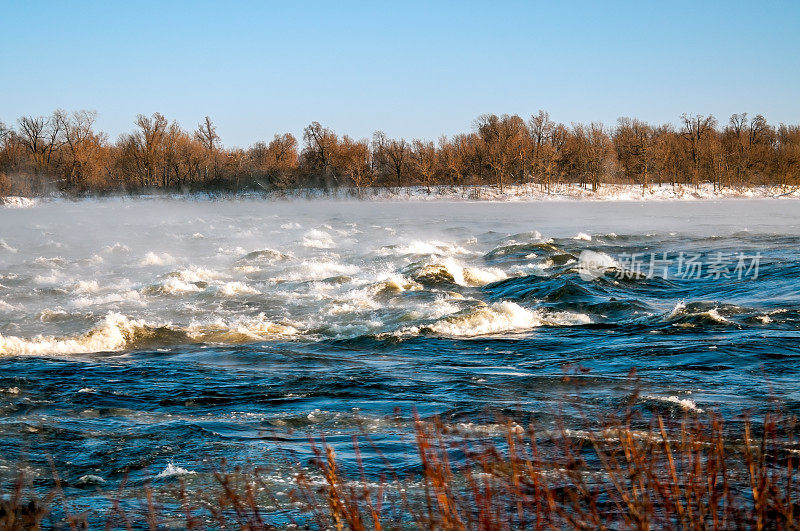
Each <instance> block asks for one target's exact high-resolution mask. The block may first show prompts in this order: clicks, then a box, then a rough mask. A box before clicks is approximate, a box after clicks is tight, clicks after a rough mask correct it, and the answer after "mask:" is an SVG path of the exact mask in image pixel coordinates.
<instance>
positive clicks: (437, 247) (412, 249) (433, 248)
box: [377, 240, 475, 256]
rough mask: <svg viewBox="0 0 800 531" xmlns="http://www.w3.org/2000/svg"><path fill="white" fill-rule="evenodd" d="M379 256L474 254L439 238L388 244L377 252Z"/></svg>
mask: <svg viewBox="0 0 800 531" xmlns="http://www.w3.org/2000/svg"><path fill="white" fill-rule="evenodd" d="M377 254H378V255H380V256H391V255H396V256H406V255H430V256H448V255H453V254H475V253H474V252H473V251H470V250H468V249H466V248H464V247H462V246H460V245H458V244H455V243H447V242H442V241H439V240H430V241H422V240H414V241H412V242H409V243H407V244H404V245H389V246H386V247H382V248H381V249H380V250H379V251H378V252H377Z"/></svg>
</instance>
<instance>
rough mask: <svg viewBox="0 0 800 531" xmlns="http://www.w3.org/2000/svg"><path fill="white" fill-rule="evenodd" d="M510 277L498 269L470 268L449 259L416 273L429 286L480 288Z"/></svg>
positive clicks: (429, 265) (424, 267)
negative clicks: (442, 284) (454, 285)
mask: <svg viewBox="0 0 800 531" xmlns="http://www.w3.org/2000/svg"><path fill="white" fill-rule="evenodd" d="M507 278H508V275H507V274H506V272H505V271H503V270H502V269H499V268H496V267H487V268H480V267H470V266H464V265H462V264H461V263H459V262H458V261H456V260H454V259H452V258H447V259H445V260H443V261H442V262H440V263H434V264H427V265H424V266H422V267H421V268H420V269H419V270H418V271H417V273H416V279H417V280H418V281H420V282H425V283H429V284H441V283H449V284H458V285H459V286H465V287H478V286H485V285H486V284H491V283H492V282H497V281H499V280H505V279H507Z"/></svg>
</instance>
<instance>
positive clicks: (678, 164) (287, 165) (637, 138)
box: [0, 110, 800, 195]
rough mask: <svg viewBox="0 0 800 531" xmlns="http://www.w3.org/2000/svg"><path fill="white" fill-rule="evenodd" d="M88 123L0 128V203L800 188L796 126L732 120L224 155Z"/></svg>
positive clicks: (520, 124) (743, 117) (69, 117)
mask: <svg viewBox="0 0 800 531" xmlns="http://www.w3.org/2000/svg"><path fill="white" fill-rule="evenodd" d="M95 120H96V113H94V112H91V111H76V112H73V113H67V112H65V111H62V110H57V111H55V112H54V113H53V114H52V115H51V116H48V117H33V116H24V117H22V118H20V119H19V120H17V122H16V124H15V125H14V126H6V125H5V124H3V123H2V122H0V195H4V194H5V195H9V194H14V195H38V194H45V193H51V192H56V191H61V192H67V193H76V194H81V193H102V192H140V191H147V190H152V189H165V190H181V191H198V190H218V191H240V190H254V189H255V190H267V191H273V190H283V189H292V188H311V187H313V188H322V189H331V188H336V187H354V188H356V189H358V190H359V191H361V190H363V189H366V188H369V187H375V186H391V187H402V186H414V185H416V186H424V187H431V186H434V185H455V186H461V185H479V184H480V185H486V184H492V185H496V186H498V187H500V188H501V189H502V187H503V186H505V185H508V184H520V183H536V184H538V185H540V186H541V187H542V188H543V189H544V190H549V189H551V188H552V187H553V186H556V185H560V184H564V183H570V184H578V185H581V186H584V187H591V188H592V189H597V187H599V186H600V185H601V184H602V183H609V182H616V183H632V184H634V183H635V184H638V185H641V186H643V187H647V186H652V185H655V184H672V185H676V184H683V185H687V186H691V185H699V184H701V183H706V182H707V183H713V185H714V187H715V188H716V187H720V188H721V187H744V186H754V185H777V186H789V185H800V126H797V125H785V124H780V125H778V126H775V125H771V124H769V123H767V121H766V120H765V119H764V117H763V116H761V115H756V116H753V117H749V116H748V115H747V114H746V113H743V114H734V115H733V116H731V117H730V119H729V120H728V122H727V123H726V124H725V125H723V126H720V125H719V124H718V122H717V120H716V119H715V118H714V117H713V116H694V115H683V116H681V121H680V126H679V127H677V128H675V127H674V126H672V125H669V124H667V125H659V126H654V125H651V124H648V123H646V122H643V121H640V120H637V119H631V118H620V119H619V120H618V121H617V123H616V125H615V126H614V127H610V128H609V127H604V126H603V125H602V124H600V123H591V124H588V125H587V124H572V125H569V126H567V125H564V124H562V123H556V122H554V121H552V120H551V119H550V116H549V114H548V113H546V112H543V111H539V113H538V114H536V115H534V116H531V117H530V119H528V120H525V119H523V118H521V117H520V116H517V115H502V116H497V115H494V114H487V115H482V116H480V117H479V118H478V119H477V120H475V122H474V127H473V130H472V131H471V132H469V133H465V134H459V135H455V136H453V137H451V138H447V137H444V136H443V137H441V138H440V139H439V140H438V141H437V142H432V141H427V140H410V141H407V140H405V139H402V138H401V139H393V138H388V137H387V136H386V135H385V134H384V133H382V132H380V131H379V132H376V133H375V134H374V135H373V136H372V138H371V139H360V140H355V139H353V138H351V137H349V136H347V135H344V136H341V137H340V136H339V135H337V134H336V133H335V132H334V131H332V130H331V129H328V128H326V127H323V126H322V125H320V124H319V123H318V122H313V123H312V124H310V125H309V126H308V127H306V128H305V129H304V131H303V138H302V144H301V143H300V142H298V139H296V138H295V137H294V136H293V135H291V134H289V133H285V134H280V135H275V137H274V138H273V139H272V140H271V141H269V142H263V141H260V142H256V143H255V144H253V145H252V146H251V147H249V148H247V149H240V148H226V147H224V146H223V144H222V142H221V139H220V137H219V135H218V134H217V131H216V127H215V125H214V123H213V122H212V121H211V119H210V118H208V117H206V118H205V119H204V120H203V121H202V122H201V123H200V124H199V125H198V126H197V128H196V129H195V130H194V131H186V130H185V129H183V128H182V127H181V126H180V125H179V124H178V123H177V122H174V121H173V122H171V123H170V122H169V121H168V120H167V119H166V118H165V117H164V116H162V115H161V114H159V113H155V114H153V115H152V116H145V115H139V116H138V117H137V119H136V124H135V128H134V130H133V131H132V132H130V133H126V134H123V135H121V136H120V137H119V138H118V139H117V140H116V141H110V140H109V139H108V137H107V135H105V134H104V133H102V132H99V131H96V130H95Z"/></svg>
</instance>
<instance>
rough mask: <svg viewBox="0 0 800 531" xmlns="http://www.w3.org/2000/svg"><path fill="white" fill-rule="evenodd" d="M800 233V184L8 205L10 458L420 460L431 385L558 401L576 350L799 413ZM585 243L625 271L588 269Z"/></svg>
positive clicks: (609, 386)
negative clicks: (336, 450)
mask: <svg viewBox="0 0 800 531" xmlns="http://www.w3.org/2000/svg"><path fill="white" fill-rule="evenodd" d="M799 244H800V208H798V205H797V203H796V202H794V201H769V200H767V201H744V200H740V201H722V202H702V203H580V202H565V203H526V204H519V203H514V204H509V203H505V204H503V203H444V202H432V203H411V202H398V203H391V202H381V203H362V202H348V201H336V202H325V201H315V202H286V203H274V202H263V201H258V200H237V201H216V202H215V201H191V200H154V199H153V200H108V201H79V202H55V203H44V204H40V205H37V206H35V207H33V208H26V209H0V412H2V417H0V467H2V469H0V472H2V475H3V476H6V477H7V476H8V474H10V473H11V472H10V471H11V470H13V469H14V468H16V466H17V463H19V461H20V459H22V458H26V459H28V460H29V461H31V463H32V464H33V465H37V464H38V465H40V466H41V467H45V468H46V465H45V463H46V460H45V457H46V456H48V455H51V456H53V458H54V460H55V463H56V466H57V468H58V469H59V470H61V474H62V477H63V479H64V481H65V485H66V487H67V491H68V493H69V495H70V496H72V497H75V498H77V499H85V500H88V501H89V502H91V500H92V497H91V496H92V494H91V493H92V492H94V489H95V488H96V486H97V484H98V483H102V482H105V483H103V484H104V486H113V485H115V484H116V482H118V481H120V480H121V479H122V478H123V477H124V476H125V475H126V474H127V475H128V476H129V481H131V482H133V483H135V482H137V481H138V482H143V481H147V480H154V481H156V482H159V481H161V482H167V481H170V478H174V476H175V475H176V474H178V473H181V471H183V472H196V473H197V474H198V475H200V474H203V472H206V471H208V470H209V464H208V463H207V462H205V460H206V459H212V460H213V459H218V458H220V457H225V458H227V459H228V460H229V461H232V462H244V461H246V460H248V459H249V460H253V461H255V462H270V461H277V460H279V457H277V456H278V455H279V453H280V452H276V449H278V448H280V449H282V450H283V451H285V450H290V451H297V452H298V453H299V455H301V456H302V455H306V456H307V455H308V434H315V435H319V434H326V435H327V436H328V440H329V442H331V443H332V444H334V445H336V444H345V443H347V442H348V441H349V440H350V435H351V434H352V433H358V432H359V431H361V430H365V431H367V432H369V433H371V434H372V435H373V437H374V440H375V441H376V444H377V445H379V446H380V447H381V449H382V450H383V452H384V453H385V454H386V455H387V456H388V458H389V459H393V458H397V460H398V462H400V461H403V460H404V459H405V460H406V461H407V459H406V457H407V454H408V453H409V448H408V446H407V445H403V444H398V441H399V440H400V439H402V437H404V436H405V435H404V434H407V433H408V430H409V425H410V418H411V410H412V408H417V409H418V410H419V411H420V414H421V415H423V416H427V415H432V414H435V413H439V414H442V415H444V416H445V417H446V418H447V419H448V422H451V423H455V424H459V425H462V426H469V427H473V428H474V429H492V422H493V421H492V419H493V414H494V412H498V411H499V412H506V413H515V414H526V415H533V416H537V417H539V418H547V416H548V415H550V414H551V413H553V412H554V411H556V410H557V409H558V408H559V402H560V400H561V398H563V397H564V396H565V395H566V394H570V393H574V392H575V388H574V386H573V385H574V384H572V383H570V384H568V383H565V382H564V379H563V374H564V370H565V366H567V365H573V366H575V365H579V366H582V367H584V368H586V369H588V371H585V372H581V373H579V376H578V379H579V380H580V382H581V383H582V386H581V390H580V393H581V394H582V396H583V397H584V400H585V401H586V403H587V404H589V405H590V407H595V406H596V407H603V406H604V405H613V404H615V403H618V402H619V401H620V400H621V398H623V397H625V396H628V394H629V393H630V392H631V384H630V382H629V381H628V380H627V379H626V375H627V374H628V372H629V371H630V369H632V368H636V369H637V371H638V375H639V377H640V379H641V386H642V390H643V397H642V398H641V399H640V405H641V406H642V407H644V408H648V409H651V410H657V411H663V412H664V413H665V414H675V415H679V414H682V412H683V411H684V410H689V411H690V412H691V411H692V410H698V409H706V408H714V409H720V410H722V411H725V412H729V413H737V412H740V411H743V410H746V409H748V408H752V409H756V410H757V409H759V408H763V407H766V404H767V401H768V399H770V398H773V399H776V400H778V401H779V402H781V403H782V404H783V405H784V407H786V408H787V409H788V410H790V411H794V412H800V386H798V384H797V381H798V376H800V363H798V361H800V360H799V358H798V357H799V356H800V348H799V347H798V339H800V296H798V288H800V265H798V264H799V263H800V261H799V260H800V250H799V248H800V245H799ZM584 251H592V252H593V253H597V254H590V256H593V257H595V258H597V257H600V258H599V260H600V262H602V265H604V266H609V267H608V269H606V268H605V267H603V268H601V269H600V270H599V273H598V272H597V271H596V270H592V271H593V272H594V273H595V274H592V275H586V274H583V273H585V271H582V270H581V269H580V267H579V266H580V265H581V262H580V257H581V253H582V252H584ZM681 252H683V253H685V255H686V256H689V255H691V254H693V253H699V254H700V255H701V258H702V260H703V261H706V262H709V261H711V260H712V258H713V257H714V256H717V255H716V253H723V256H727V257H734V256H736V255H737V253H744V255H745V256H750V257H752V256H754V255H755V254H756V253H760V259H759V263H758V276H757V278H753V277H754V276H755V275H754V271H752V270H751V271H750V272H749V274H745V275H743V278H742V279H738V278H737V274H736V271H735V266H736V260H735V259H734V258H730V260H731V261H730V262H729V263H728V269H727V270H726V271H724V272H723V274H721V275H719V278H714V275H713V274H710V275H709V274H706V273H707V271H709V270H703V272H702V273H701V275H700V277H701V278H678V276H677V275H678V274H679V271H678V268H679V267H680V264H678V263H677V262H678V261H677V257H678V256H679V254H680V253H681ZM635 253H639V255H640V256H641V257H642V258H643V260H644V261H645V262H646V264H645V266H644V267H643V268H642V271H641V273H642V274H641V275H629V274H623V273H621V268H624V267H628V269H629V270H630V269H634V267H633V263H630V264H627V263H626V261H625V257H626V256H630V255H633V254H635ZM652 253H656V256H658V257H659V258H661V257H663V256H664V253H667V257H668V258H669V259H673V263H672V264H670V265H669V267H668V271H667V278H663V275H661V276H654V277H652V278H647V277H648V276H650V275H648V274H647V273H648V271H647V269H648V267H649V259H650V256H651V254H652ZM584 256H586V254H585V253H584ZM706 265H708V264H706ZM745 273H747V272H745ZM726 275H727V276H730V277H732V278H725V276H726ZM739 276H742V275H739ZM619 277H622V278H619ZM398 407H399V408H400V411H399V414H398V415H396V414H395V408H398ZM344 455H345V459H347V454H344ZM351 457H352V456H351ZM369 459H374V461H375V462H376V463H377V462H378V459H377V457H374V456H372V457H370V456H368V462H369ZM34 468H36V467H35V466H34ZM181 469H183V470H181ZM279 479H280V478H276V480H279ZM98 503H100V502H99V501H98Z"/></svg>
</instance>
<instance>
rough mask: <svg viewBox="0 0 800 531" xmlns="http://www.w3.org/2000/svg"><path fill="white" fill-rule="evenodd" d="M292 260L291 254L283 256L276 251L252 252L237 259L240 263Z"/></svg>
mask: <svg viewBox="0 0 800 531" xmlns="http://www.w3.org/2000/svg"><path fill="white" fill-rule="evenodd" d="M291 258H292V255H291V254H284V253H282V252H280V251H276V250H275V249H262V250H259V251H253V252H250V253H247V254H246V255H244V256H243V257H241V258H240V259H239V261H240V262H267V263H270V264H271V263H273V262H282V261H284V260H289V259H291Z"/></svg>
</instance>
